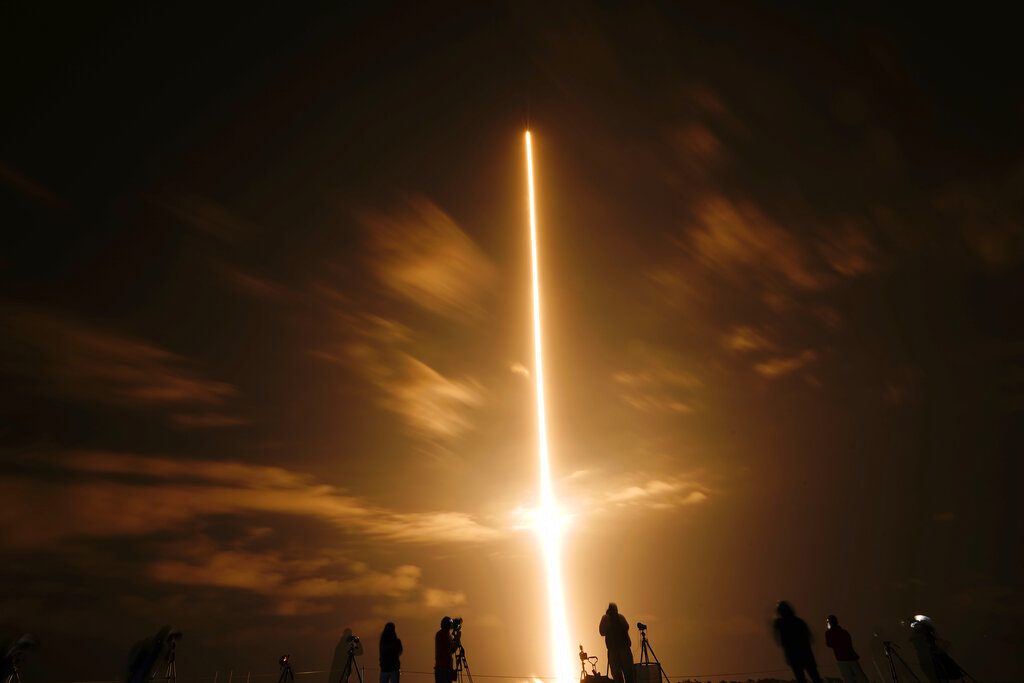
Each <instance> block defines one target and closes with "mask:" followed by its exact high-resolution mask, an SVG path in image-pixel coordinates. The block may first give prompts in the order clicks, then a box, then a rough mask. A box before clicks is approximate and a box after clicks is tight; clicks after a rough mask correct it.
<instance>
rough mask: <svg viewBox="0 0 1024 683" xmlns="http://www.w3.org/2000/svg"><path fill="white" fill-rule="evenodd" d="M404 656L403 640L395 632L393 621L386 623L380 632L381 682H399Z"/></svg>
mask: <svg viewBox="0 0 1024 683" xmlns="http://www.w3.org/2000/svg"><path fill="white" fill-rule="evenodd" d="M401 656H402V641H401V640H400V639H399V637H398V634H397V633H395V624H394V622H392V621H389V622H388V623H386V624H384V630H383V631H382V632H381V634H380V683H398V679H399V672H400V670H401V664H400V663H399V661H398V660H399V657H401Z"/></svg>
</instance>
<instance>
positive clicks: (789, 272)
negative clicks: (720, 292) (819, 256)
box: [690, 195, 825, 290]
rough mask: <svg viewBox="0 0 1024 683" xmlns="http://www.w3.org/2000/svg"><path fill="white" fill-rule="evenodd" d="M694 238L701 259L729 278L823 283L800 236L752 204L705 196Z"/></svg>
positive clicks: (808, 286) (800, 285)
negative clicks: (782, 226)
mask: <svg viewBox="0 0 1024 683" xmlns="http://www.w3.org/2000/svg"><path fill="white" fill-rule="evenodd" d="M690 239H691V244H692V247H693V249H694V252H695V254H696V256H697V258H698V260H699V261H700V262H701V263H703V264H704V265H705V266H707V267H708V268H710V269H712V270H714V271H716V272H718V273H719V274H722V275H724V276H726V277H730V278H732V279H736V280H748V279H753V280H755V281H761V282H762V283H772V284H775V285H776V286H778V285H784V286H787V287H794V288H796V289H802V290H816V289H820V288H821V287H823V286H824V284H825V280H824V278H823V276H822V275H821V274H820V273H819V272H817V271H816V269H815V267H814V264H813V261H812V259H811V258H810V256H809V254H808V253H807V252H806V250H805V249H804V248H803V246H802V245H801V243H800V241H799V240H798V239H797V238H796V237H795V236H794V235H792V234H791V233H789V232H788V231H786V230H784V229H782V228H781V227H779V226H778V225H776V224H775V222H774V221H772V220H771V219H769V218H768V217H767V216H765V215H764V214H763V213H762V212H761V211H759V210H758V209H757V208H756V207H755V206H754V205H753V204H750V203H746V202H739V203H737V202H732V201H730V200H728V199H726V198H725V197H722V196H720V195H710V196H708V197H705V198H704V199H703V201H702V202H701V203H700V205H699V206H698V208H697V212H696V225H695V228H694V230H693V231H692V232H691V235H690Z"/></svg>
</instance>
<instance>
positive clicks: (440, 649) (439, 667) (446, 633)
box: [434, 617, 456, 683]
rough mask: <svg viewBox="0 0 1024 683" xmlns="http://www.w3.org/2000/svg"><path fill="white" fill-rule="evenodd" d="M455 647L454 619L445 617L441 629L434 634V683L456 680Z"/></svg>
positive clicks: (447, 682) (449, 682) (448, 682)
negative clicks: (453, 664) (453, 662)
mask: <svg viewBox="0 0 1024 683" xmlns="http://www.w3.org/2000/svg"><path fill="white" fill-rule="evenodd" d="M455 647H456V646H455V639H454V638H453V637H452V618H451V617H444V618H443V619H441V628H439V629H438V630H437V633H435V634H434V683H451V682H452V681H454V680H455V667H454V666H452V655H453V654H455Z"/></svg>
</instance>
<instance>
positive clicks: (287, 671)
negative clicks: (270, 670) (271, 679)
mask: <svg viewBox="0 0 1024 683" xmlns="http://www.w3.org/2000/svg"><path fill="white" fill-rule="evenodd" d="M290 656H291V655H285V656H284V657H281V659H280V662H281V675H280V676H278V677H277V683H295V674H294V673H292V665H291V663H290V662H289V661H288V658H289V657H290Z"/></svg>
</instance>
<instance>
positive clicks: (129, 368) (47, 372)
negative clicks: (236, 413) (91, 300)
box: [2, 311, 238, 426]
mask: <svg viewBox="0 0 1024 683" xmlns="http://www.w3.org/2000/svg"><path fill="white" fill-rule="evenodd" d="M2 322H3V326H4V328H5V329H4V331H5V337H6V339H5V342H4V344H5V346H6V347H7V348H8V350H9V351H10V353H8V354H7V358H8V360H7V363H8V365H7V367H6V369H7V370H8V371H9V372H12V373H16V374H19V375H26V376H28V377H29V378H30V379H32V380H35V381H37V382H39V383H40V384H42V386H40V390H41V391H47V392H52V393H55V394H57V395H60V396H66V397H70V398H75V399H80V400H86V401H99V402H102V403H110V404H117V405H128V406H132V405H134V406H140V405H141V406H175V407H180V406H187V405H190V404H193V405H202V406H216V405H222V404H224V403H226V402H227V401H228V400H229V399H230V398H232V397H234V396H236V395H237V393H238V391H237V390H236V389H235V387H233V386H232V385H230V384H227V383H225V382H218V381H215V380H210V379H207V378H205V377H203V376H202V375H201V374H200V373H199V372H198V371H197V370H196V369H195V367H194V364H192V363H190V362H189V361H188V360H187V359H185V358H183V357H182V356H179V355H177V354H174V353H171V352H170V351H167V350H165V349H162V348H160V347H159V346H156V345H154V344H149V343H147V342H144V341H141V340H137V339H133V338H130V337H126V336H122V335H119V334H116V333H113V332H110V331H107V330H103V329H100V328H99V327H96V326H94V325H91V324H88V323H85V322H83V321H80V320H76V319H72V318H70V317H65V316H61V315H58V314H54V313H45V312H39V311H14V312H6V314H5V315H4V316H3V321H2ZM196 426H198V425H196Z"/></svg>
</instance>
